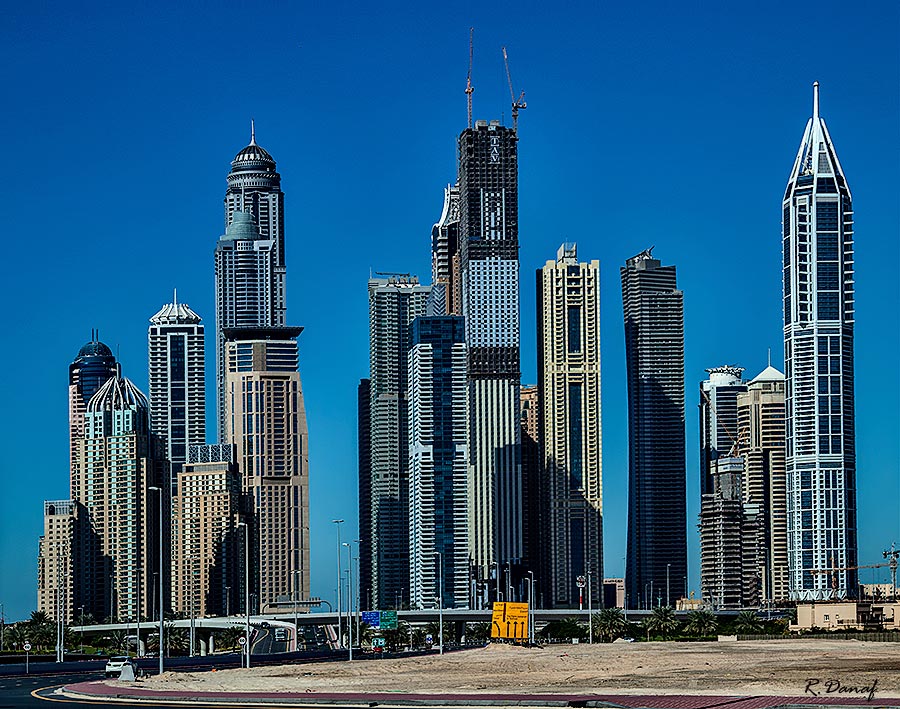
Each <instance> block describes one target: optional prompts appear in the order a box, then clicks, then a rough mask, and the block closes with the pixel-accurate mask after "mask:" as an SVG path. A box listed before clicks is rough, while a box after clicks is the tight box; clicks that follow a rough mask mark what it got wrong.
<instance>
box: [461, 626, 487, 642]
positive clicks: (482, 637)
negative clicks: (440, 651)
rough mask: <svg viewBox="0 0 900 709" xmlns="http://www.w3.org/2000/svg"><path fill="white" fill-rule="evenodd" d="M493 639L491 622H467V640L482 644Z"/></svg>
mask: <svg viewBox="0 0 900 709" xmlns="http://www.w3.org/2000/svg"><path fill="white" fill-rule="evenodd" d="M490 639H491V624H490V623H466V642H467V643H475V644H482V643H486V642H489V641H490Z"/></svg>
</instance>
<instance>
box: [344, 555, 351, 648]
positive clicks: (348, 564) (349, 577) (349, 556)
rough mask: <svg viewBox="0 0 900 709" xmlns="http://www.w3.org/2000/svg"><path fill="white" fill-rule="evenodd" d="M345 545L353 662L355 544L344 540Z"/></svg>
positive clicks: (348, 628) (349, 627)
mask: <svg viewBox="0 0 900 709" xmlns="http://www.w3.org/2000/svg"><path fill="white" fill-rule="evenodd" d="M343 546H345V547H347V632H348V633H350V638H349V642H348V643H347V644H348V645H349V646H350V656H349V661H350V662H353V545H352V544H350V543H349V542H344V544H343Z"/></svg>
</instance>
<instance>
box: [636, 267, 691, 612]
mask: <svg viewBox="0 0 900 709" xmlns="http://www.w3.org/2000/svg"><path fill="white" fill-rule="evenodd" d="M651 251H652V249H648V250H647V251H644V252H642V253H640V254H638V255H637V256H634V257H633V258H630V259H628V261H627V262H626V265H625V267H624V268H622V269H621V274H622V300H623V305H624V310H625V359H626V368H627V379H628V556H627V560H626V571H625V584H626V593H627V595H628V603H629V605H631V606H632V607H643V608H649V607H654V606H656V605H659V604H661V603H662V602H663V601H664V600H665V599H666V597H667V596H668V597H669V599H670V602H671V599H672V598H673V597H674V595H675V593H674V592H675V591H676V590H677V591H679V592H680V591H681V589H682V588H683V585H684V578H685V577H686V576H687V528H686V524H687V516H686V508H685V482H686V480H685V478H686V474H685V458H684V299H683V294H682V292H681V291H680V290H678V286H677V284H676V278H675V267H674V266H662V265H661V264H660V262H659V260H658V259H655V258H653V256H652V254H651Z"/></svg>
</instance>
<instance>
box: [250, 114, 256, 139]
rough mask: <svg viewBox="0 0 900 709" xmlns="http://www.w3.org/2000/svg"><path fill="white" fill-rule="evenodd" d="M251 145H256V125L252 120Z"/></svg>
mask: <svg viewBox="0 0 900 709" xmlns="http://www.w3.org/2000/svg"><path fill="white" fill-rule="evenodd" d="M250 145H256V123H255V122H254V120H253V119H252V118H251V119H250Z"/></svg>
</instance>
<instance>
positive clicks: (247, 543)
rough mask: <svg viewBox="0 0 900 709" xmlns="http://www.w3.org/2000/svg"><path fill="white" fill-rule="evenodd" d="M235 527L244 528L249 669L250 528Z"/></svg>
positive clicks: (238, 524)
mask: <svg viewBox="0 0 900 709" xmlns="http://www.w3.org/2000/svg"><path fill="white" fill-rule="evenodd" d="M235 526H237V527H243V528H244V610H245V611H247V624H246V625H245V626H244V656H245V662H246V666H247V669H248V670H249V669H250V527H249V526H248V525H247V523H246V522H238V523H237V524H236V525H235Z"/></svg>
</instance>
